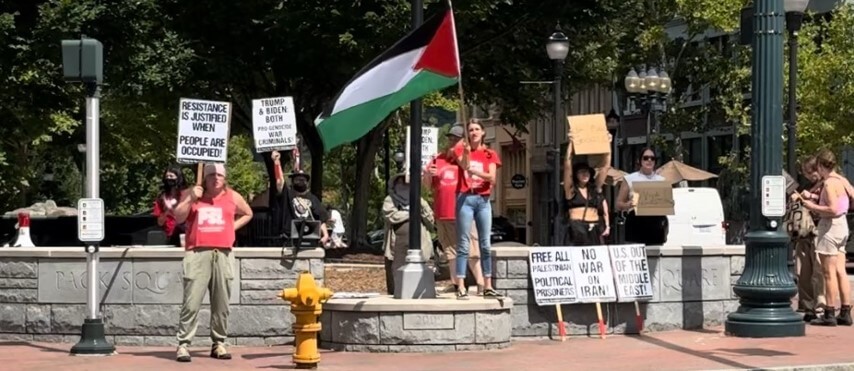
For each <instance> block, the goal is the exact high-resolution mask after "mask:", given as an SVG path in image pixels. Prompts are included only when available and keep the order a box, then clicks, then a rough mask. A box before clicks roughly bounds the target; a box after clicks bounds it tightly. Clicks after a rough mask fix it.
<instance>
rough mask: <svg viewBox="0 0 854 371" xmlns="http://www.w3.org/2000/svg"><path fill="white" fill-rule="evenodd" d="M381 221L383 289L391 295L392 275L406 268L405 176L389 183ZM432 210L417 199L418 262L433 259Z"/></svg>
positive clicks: (407, 204)
mask: <svg viewBox="0 0 854 371" xmlns="http://www.w3.org/2000/svg"><path fill="white" fill-rule="evenodd" d="M383 219H384V220H385V239H384V240H383V250H384V251H385V274H386V289H387V290H388V294H389V295H394V287H395V282H394V272H396V271H397V269H398V268H400V267H402V266H403V265H404V264H406V253H407V250H409V176H408V175H407V174H405V173H402V174H397V175H395V176H393V177H392V178H391V180H390V181H389V190H388V196H386V198H385V200H384V201H383ZM434 222H435V221H434V219H433V209H432V208H431V207H430V205H429V204H427V201H425V200H424V199H423V198H422V199H421V246H420V247H421V258H423V259H424V261H429V260H430V258H431V257H432V256H433V243H432V241H430V232H429V231H428V228H429V229H433V228H435V226H434Z"/></svg>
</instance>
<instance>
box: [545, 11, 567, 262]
mask: <svg viewBox="0 0 854 371" xmlns="http://www.w3.org/2000/svg"><path fill="white" fill-rule="evenodd" d="M546 52H547V53H548V55H549V59H551V60H552V62H554V74H555V76H554V84H553V85H554V105H555V106H554V109H555V117H554V119H555V121H554V129H553V131H552V132H553V138H554V139H553V141H552V161H553V164H554V165H553V167H552V186H553V187H554V189H553V191H554V197H555V202H554V211H553V212H552V214H551V215H553V216H554V218H553V226H552V228H553V230H552V244H553V246H560V245H562V244H563V243H561V242H562V241H561V233H560V220H561V218H560V203H561V199H560V195H561V194H560V169H561V166H560V160H561V156H560V143H561V138H559V137H558V133H561V132H562V131H561V130H560V126H561V123H562V122H565V121H564V120H565V119H561V118H562V117H563V113H562V110H561V103H562V102H561V91H562V89H561V77H562V76H563V66H564V61H565V60H566V55H567V54H569V39H568V38H567V37H566V35H564V34H563V32H561V29H560V24H558V25H557V26H555V32H554V33H553V34H552V35H551V36H549V41H548V42H547V43H546ZM564 125H565V124H564Z"/></svg>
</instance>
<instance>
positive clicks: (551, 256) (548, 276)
mask: <svg viewBox="0 0 854 371" xmlns="http://www.w3.org/2000/svg"><path fill="white" fill-rule="evenodd" d="M570 249H572V247H538V248H532V249H531V250H530V252H529V253H528V265H529V266H530V267H531V282H532V283H533V290H534V298H535V299H536V301H537V305H555V304H569V303H575V302H577V301H578V299H577V295H576V287H575V277H574V276H573V274H572V264H571V262H570V256H571V254H570V251H569V250H570Z"/></svg>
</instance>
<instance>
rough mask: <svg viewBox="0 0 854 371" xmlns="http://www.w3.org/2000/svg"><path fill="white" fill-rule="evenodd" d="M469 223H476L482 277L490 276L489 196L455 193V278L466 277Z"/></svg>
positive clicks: (490, 206) (490, 212) (469, 234)
mask: <svg viewBox="0 0 854 371" xmlns="http://www.w3.org/2000/svg"><path fill="white" fill-rule="evenodd" d="M471 223H475V224H476V225H477V236H478V242H480V264H481V266H482V267H483V277H484V278H490V277H492V254H491V253H490V245H489V237H490V234H491V230H492V205H491V204H490V203H489V197H487V196H480V195H475V194H470V193H460V194H458V195H457V261H456V264H457V278H463V279H465V278H466V265H467V264H468V261H469V246H471V233H469V231H471Z"/></svg>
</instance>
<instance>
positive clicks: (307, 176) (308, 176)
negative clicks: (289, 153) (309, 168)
mask: <svg viewBox="0 0 854 371" xmlns="http://www.w3.org/2000/svg"><path fill="white" fill-rule="evenodd" d="M298 176H301V177H304V178H305V179H306V180H311V174H309V173H306V172H305V170H302V169H299V170H294V171H293V172H291V173H290V174H288V178H291V179H293V178H295V177H298Z"/></svg>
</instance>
